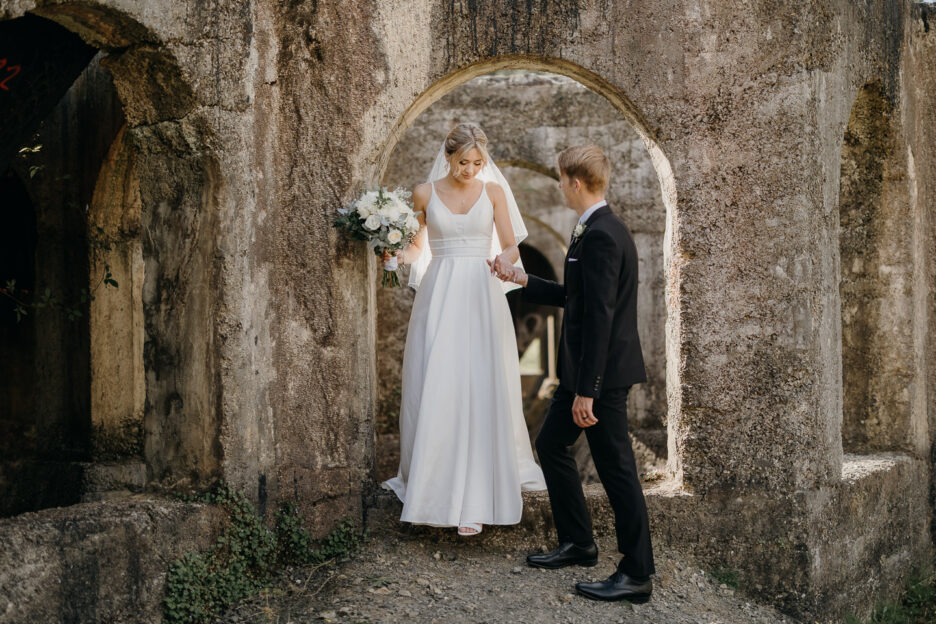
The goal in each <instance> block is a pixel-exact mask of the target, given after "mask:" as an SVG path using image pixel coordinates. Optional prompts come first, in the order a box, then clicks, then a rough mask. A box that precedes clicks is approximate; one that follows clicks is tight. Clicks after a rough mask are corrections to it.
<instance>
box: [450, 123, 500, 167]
mask: <svg viewBox="0 0 936 624" xmlns="http://www.w3.org/2000/svg"><path fill="white" fill-rule="evenodd" d="M487 144H488V138H487V135H486V134H484V130H482V129H481V126H479V125H478V124H476V123H471V122H464V123H460V124H458V125H457V126H455V127H454V128H452V131H451V132H449V133H448V136H447V137H445V155H446V157H448V159H449V162H450V163H451V162H452V160H456V161H457V160H458V159H459V158H461V157H462V156H463V155H464V154H466V153H467V152H469V151H471V148H473V147H476V148H478V151H479V152H481V158H483V159H484V162H485V164H487V162H488V159H489V158H490V156H489V155H488V151H487ZM453 157H454V158H453Z"/></svg>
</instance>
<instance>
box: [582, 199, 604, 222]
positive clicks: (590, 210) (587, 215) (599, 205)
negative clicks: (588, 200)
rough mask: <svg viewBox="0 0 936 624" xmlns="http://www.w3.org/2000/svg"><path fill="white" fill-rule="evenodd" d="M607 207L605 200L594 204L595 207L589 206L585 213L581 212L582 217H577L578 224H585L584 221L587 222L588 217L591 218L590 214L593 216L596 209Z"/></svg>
mask: <svg viewBox="0 0 936 624" xmlns="http://www.w3.org/2000/svg"><path fill="white" fill-rule="evenodd" d="M607 205H608V202H606V201H605V200H603V199H602V200H601V201H600V202H598V203H596V204H595V205H593V206H589V208H588V210H586V211H585V212H583V213H582V216H581V217H579V220H578V222H579V223H585V222H586V221H588V217H590V216H592V214H594V212H595V211H596V210H598V209H599V208H601V207H602V206H607Z"/></svg>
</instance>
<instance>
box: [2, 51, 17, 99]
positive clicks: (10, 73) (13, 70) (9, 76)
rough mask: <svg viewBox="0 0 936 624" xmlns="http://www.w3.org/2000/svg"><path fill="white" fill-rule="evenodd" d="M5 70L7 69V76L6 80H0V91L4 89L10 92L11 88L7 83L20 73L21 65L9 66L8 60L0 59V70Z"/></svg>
mask: <svg viewBox="0 0 936 624" xmlns="http://www.w3.org/2000/svg"><path fill="white" fill-rule="evenodd" d="M3 68H6V71H7V76H6V77H5V78H2V79H0V89H3V90H4V91H9V90H10V87H9V86H8V85H7V83H8V82H10V80H12V79H13V76H15V75H16V74H18V73H20V66H19V65H7V60H6V59H5V58H4V59H0V69H3Z"/></svg>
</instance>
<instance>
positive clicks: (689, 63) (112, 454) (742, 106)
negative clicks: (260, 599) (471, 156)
mask: <svg viewBox="0 0 936 624" xmlns="http://www.w3.org/2000/svg"><path fill="white" fill-rule="evenodd" d="M933 18H934V12H933V9H932V8H931V7H930V6H929V5H927V4H920V3H915V2H911V1H910V0H868V1H865V2H857V3H856V2H853V1H846V0H830V1H825V2H818V1H815V0H807V1H799V0H797V1H792V0H779V1H770V2H768V1H767V0H751V1H749V2H744V3H728V2H720V1H717V0H697V1H694V2H689V3H673V4H662V5H661V4H659V3H627V2H617V1H612V0H547V1H545V2H540V3H533V4H530V3H517V2H511V1H507V0H493V1H491V2H464V1H452V2H440V1H436V0H406V1H403V0H381V1H379V2H377V1H373V0H345V1H342V2H338V1H334V0H319V1H318V2H288V3H273V2H264V1H262V0H253V1H238V0H212V2H208V3H204V2H191V1H189V2H179V1H175V2H170V1H168V0H154V1H152V2H145V3H127V2H119V1H117V0H95V1H93V2H90V1H82V0H78V1H75V0H70V1H68V2H64V1H59V0H0V109H2V112H3V115H4V122H3V124H2V126H0V191H2V195H0V196H2V198H3V201H2V203H0V206H2V213H0V214H2V218H3V219H4V220H5V227H4V228H3V232H4V236H5V238H4V244H3V245H0V286H5V285H6V282H7V280H8V279H15V280H16V284H15V285H14V286H13V288H12V293H13V295H14V296H19V295H22V298H21V299H20V300H21V301H25V302H27V303H30V302H33V303H34V302H35V301H37V300H41V299H42V298H43V297H44V296H46V295H45V292H46V289H48V293H49V295H48V296H49V297H54V298H56V299H57V300H58V303H59V305H54V306H51V307H49V306H47V307H46V308H43V309H35V308H33V307H29V308H28V309H27V310H26V311H27V312H28V314H27V316H26V317H25V318H24V319H22V320H20V321H17V319H16V314H15V307H16V305H17V304H15V303H13V301H12V299H10V298H9V297H3V298H2V299H3V302H2V305H3V306H5V307H2V308H0V315H2V318H0V371H2V374H0V384H2V392H0V431H2V433H3V435H2V436H0V492H2V496H0V515H2V516H4V519H3V520H0V595H2V596H4V597H5V598H6V600H3V601H0V621H3V622H6V621H9V622H19V621H56V620H59V619H65V618H72V619H75V618H78V619H80V618H85V619H93V618H97V619H109V618H110V619H121V618H125V617H126V614H128V613H133V614H134V617H138V618H139V619H142V620H148V621H158V619H159V614H160V600H161V592H162V584H163V583H164V578H165V562H166V561H167V560H171V559H172V558H174V557H177V556H179V555H180V554H181V553H183V552H185V551H188V550H192V549H197V548H201V547H204V546H205V545H207V544H208V543H210V541H211V540H212V539H213V537H214V535H215V534H216V532H217V528H218V526H219V525H220V524H221V522H222V520H221V519H220V518H219V514H218V512H217V510H216V509H213V508H211V507H210V506H203V505H194V504H186V503H182V502H178V501H175V500H174V499H173V498H172V497H171V494H172V493H176V492H191V491H200V490H203V489H205V488H207V487H208V486H210V485H211V484H212V483H215V482H217V481H219V480H223V481H224V482H226V483H228V484H230V485H232V486H233V487H235V488H237V489H239V490H242V491H243V492H245V493H246V494H247V495H248V496H249V497H250V498H251V499H252V500H253V501H254V502H255V503H256V505H257V506H258V509H259V510H260V511H261V512H262V513H264V514H269V513H270V510H271V509H272V508H273V505H274V504H275V503H277V502H279V501H283V500H295V501H296V502H297V504H298V507H299V510H300V513H301V514H302V517H303V518H304V521H305V522H306V525H307V527H308V528H309V529H310V530H311V531H312V532H313V533H314V534H316V535H322V534H324V533H326V532H327V531H328V530H329V529H330V528H331V527H332V526H334V524H335V523H336V522H337V521H338V520H339V519H340V518H344V517H352V518H355V519H357V520H358V521H361V522H363V521H364V520H365V517H366V515H367V511H368V509H370V508H371V507H372V505H374V504H375V502H374V501H375V500H376V499H375V483H376V476H377V470H378V469H377V466H378V464H379V463H380V462H379V457H378V452H377V450H378V448H383V447H382V446H381V447H379V446H378V445H377V443H376V435H375V432H376V430H377V429H378V425H381V426H382V424H383V423H384V421H385V418H384V415H383V413H382V409H381V407H380V406H381V405H382V404H384V403H386V401H381V397H383V398H386V397H388V396H391V395H392V390H393V386H392V384H393V378H392V373H390V372H388V371H391V370H392V368H393V359H392V358H393V357H395V356H394V353H395V352H394V351H393V349H392V348H384V347H386V345H388V344H391V343H392V342H393V336H394V335H396V340H397V341H398V340H399V331H400V327H401V325H400V323H399V321H397V324H396V325H393V324H392V323H391V321H390V320H389V319H390V317H391V314H388V312H391V313H392V312H393V311H394V310H396V313H397V314H403V315H404V318H405V304H406V301H405V298H406V296H407V295H406V293H405V292H399V293H387V292H384V291H379V292H378V288H377V286H376V283H377V277H378V275H377V265H376V262H375V261H374V259H373V257H372V255H371V254H369V252H368V251H367V250H366V249H365V248H364V247H363V246H362V245H357V244H354V243H351V242H348V241H346V240H344V239H343V238H341V237H340V235H339V234H338V233H337V232H336V231H334V230H333V229H332V228H331V227H330V226H329V224H330V221H331V218H332V216H333V215H334V213H335V210H336V209H337V208H338V207H341V206H343V205H345V204H346V203H347V202H349V201H350V200H351V199H352V198H353V197H354V196H355V195H356V194H357V193H359V192H360V191H361V190H363V189H365V188H368V187H373V186H376V185H378V184H384V185H390V186H396V185H397V184H403V185H412V184H413V183H414V182H418V181H421V179H422V178H421V176H424V175H425V172H426V171H428V167H427V166H426V162H427V159H429V158H431V156H432V154H433V153H434V152H435V149H436V148H437V145H438V141H439V140H440V138H441V137H440V136H439V134H438V132H439V131H440V129H444V127H445V124H447V123H449V122H450V121H451V120H452V119H454V118H455V117H458V118H467V117H469V116H470V117H472V118H474V119H475V120H477V121H479V122H480V123H482V125H484V126H485V128H486V129H487V130H488V132H489V134H490V135H491V137H492V140H493V141H494V143H495V149H496V150H499V151H496V153H495V157H496V158H497V159H499V160H500V161H501V162H502V163H504V164H506V165H509V166H510V168H511V171H512V172H513V173H512V174H513V175H515V176H516V179H517V180H518V184H519V186H521V187H523V188H525V189H526V190H525V191H524V192H525V193H527V197H529V200H528V202H527V203H526V205H528V206H530V207H529V208H528V213H527V216H528V219H529V221H530V222H531V223H535V224H536V227H531V228H530V229H531V239H530V241H529V243H530V244H529V249H528V250H527V252H526V253H527V254H528V257H527V261H528V262H529V263H531V264H532V265H536V266H539V267H540V268H541V269H542V270H543V271H548V270H550V268H552V270H555V265H556V261H557V258H561V255H559V254H561V244H560V243H559V241H558V240H556V236H555V235H554V234H553V232H555V233H557V234H558V235H559V236H560V238H564V237H566V236H567V235H568V223H567V215H564V213H562V212H557V211H556V204H555V200H556V198H555V196H550V193H551V192H552V186H551V184H552V181H551V180H550V176H551V175H555V170H554V167H555V164H554V160H553V157H552V156H551V154H550V153H551V152H553V151H554V150H558V149H561V148H562V147H564V146H566V145H567V144H570V143H572V142H578V141H580V140H585V139H588V140H594V141H597V142H599V143H601V142H602V141H605V142H606V143H604V144H605V145H606V146H607V147H608V149H609V151H610V152H611V154H612V156H613V157H614V162H615V167H616V168H615V186H614V187H613V188H612V199H613V200H614V202H615V205H616V207H617V209H618V210H619V213H620V214H621V215H622V216H623V217H624V218H625V219H626V220H627V222H628V224H629V225H630V227H631V228H632V230H633V231H634V232H635V236H636V237H637V238H638V240H639V241H641V242H640V245H641V250H642V255H641V259H642V262H643V263H644V265H643V266H642V267H641V270H642V273H643V275H642V280H643V282H642V285H641V288H642V296H643V297H644V300H643V303H642V306H643V308H642V310H644V311H645V313H644V314H643V320H642V322H643V323H644V326H643V327H641V330H642V332H643V336H644V338H645V340H646V346H645V350H646V355H647V356H648V358H649V359H650V360H651V361H652V365H651V369H652V371H651V380H650V383H648V384H647V385H646V386H645V387H644V388H642V389H641V390H640V391H639V393H636V395H635V397H634V399H633V401H634V404H633V405H632V413H633V414H634V417H633V418H634V424H635V427H634V436H635V439H636V440H638V441H640V442H641V443H642V444H643V445H644V446H645V447H646V451H647V452H646V458H647V461H655V462H657V463H656V464H655V466H656V468H657V469H655V470H653V471H652V472H653V475H652V477H653V478H649V479H648V480H647V482H646V495H647V500H648V504H649V506H650V512H651V525H652V527H653V530H654V532H655V539H656V540H657V541H658V542H659V543H661V544H667V545H671V546H672V547H674V548H678V549H680V550H681V551H682V552H685V553H686V555H687V556H691V557H693V558H695V559H696V560H698V561H700V562H703V563H705V564H706V565H712V566H715V565H721V566H730V567H731V568H732V569H735V570H737V571H738V573H739V574H740V576H741V577H742V578H743V579H745V588H746V591H748V592H749V593H750V594H751V595H752V596H753V597H755V598H757V599H760V600H763V601H766V602H770V603H772V604H775V605H777V606H779V607H780V608H782V609H783V610H785V611H786V612H788V613H791V614H793V615H796V616H798V617H802V618H809V619H819V620H823V621H830V620H834V619H835V618H839V617H840V616H841V615H842V614H844V613H845V612H847V611H852V612H857V613H862V612H867V610H868V609H869V608H870V606H871V605H873V603H874V602H875V601H876V600H877V599H879V598H881V597H884V596H888V595H892V594H893V593H894V592H895V591H896V590H897V589H898V588H899V587H900V586H901V585H902V584H903V582H904V580H905V578H906V576H907V574H908V573H909V572H910V570H911V569H913V568H914V566H916V565H920V564H923V563H925V562H927V561H930V560H931V558H932V554H933V538H932V534H931V520H932V514H933V506H932V502H931V501H932V499H933V496H932V491H933V486H934V463H933V457H934V455H933V449H934V448H936V445H934V440H936V400H934V395H933V392H932V390H931V388H936V384H934V381H936V360H934V357H936V348H934V345H936V332H931V331H930V329H931V327H932V325H933V323H932V321H931V320H930V315H931V314H933V310H934V301H933V297H934V293H936V281H934V276H936V275H934V265H933V260H932V259H933V258H934V257H936V254H934V251H936V250H934V241H936V237H934V223H933V216H932V214H931V213H932V212H933V211H932V207H933V205H934V200H936V186H934V182H933V180H934V179H936V147H934V145H936V141H934V137H933V136H931V135H932V133H933V128H934V127H936V104H934V102H936V98H934V96H936V73H934V70H933V68H934V67H936V33H933V32H931V27H932V24H934V23H936V20H934V19H933ZM482 76H489V77H487V78H483V79H481V80H479V81H476V79H479V77H482ZM553 76H561V77H564V78H561V79H560V78H554V77H553ZM466 87H467V88H466ZM495 105H496V106H495ZM534 111H535V114H534ZM427 150H428V151H427ZM550 197H552V199H550ZM563 219H566V221H564V220H563ZM108 274H109V275H110V276H111V277H110V278H108V277H107V275H108ZM107 279H111V280H113V281H115V282H117V284H118V285H117V286H116V287H115V286H114V285H113V284H111V283H109V282H106V281H104V280H107ZM81 289H86V290H87V291H93V292H92V293H90V294H93V299H91V298H90V297H89V296H87V295H88V294H89V293H84V294H83V293H82V292H81ZM7 290H8V291H10V290H11V289H10V288H9V287H7ZM24 290H25V291H27V292H25V293H24V292H23V291H24ZM36 291H37V292H36ZM27 300H28V301H27ZM514 312H515V316H516V318H517V321H518V337H519V340H520V344H518V348H520V349H521V351H522V352H524V353H526V352H527V351H528V348H529V347H530V346H531V345H532V344H534V342H536V344H537V346H536V347H535V348H534V350H532V351H530V353H531V354H532V355H530V356H529V357H528V364H529V371H530V373H529V374H528V376H527V377H528V378H527V379H525V384H526V386H525V391H526V392H527V393H528V397H529V398H530V401H531V406H533V404H534V403H535V400H536V399H537V398H538V397H539V396H540V389H542V388H543V387H544V384H545V385H547V386H548V382H549V376H550V368H549V357H548V335H549V330H548V326H549V324H550V322H553V323H554V322H555V320H556V319H553V321H549V318H548V317H549V315H548V314H544V313H543V312H542V311H538V310H532V309H522V307H521V306H519V305H517V306H515V310H514ZM79 313H80V315H79ZM75 316H76V317H77V318H70V317H75ZM382 319H388V320H387V322H386V324H384V323H383V321H382ZM394 332H396V334H394ZM544 345H546V346H545V347H544ZM537 350H538V351H537ZM534 355H537V357H533V356H534ZM531 409H532V407H531ZM528 419H529V421H530V424H531V426H535V419H536V414H535V413H533V412H532V411H531V412H530V414H528ZM645 467H646V466H645ZM648 476H649V475H648ZM76 571H78V572H80V571H84V572H85V573H83V574H77V573H76ZM91 571H94V573H93V574H92V573H91ZM128 579H129V580H128Z"/></svg>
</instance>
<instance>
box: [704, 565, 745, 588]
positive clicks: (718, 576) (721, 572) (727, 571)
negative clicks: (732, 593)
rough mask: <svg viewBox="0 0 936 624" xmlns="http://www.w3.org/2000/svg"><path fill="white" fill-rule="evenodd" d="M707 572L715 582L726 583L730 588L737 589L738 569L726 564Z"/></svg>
mask: <svg viewBox="0 0 936 624" xmlns="http://www.w3.org/2000/svg"><path fill="white" fill-rule="evenodd" d="M709 574H710V575H711V576H712V578H713V579H715V581H716V582H717V583H720V584H722V585H727V586H728V587H730V588H731V589H738V571H737V570H734V569H732V568H729V567H727V566H723V567H720V568H715V569H714V570H712V571H710V572H709Z"/></svg>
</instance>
